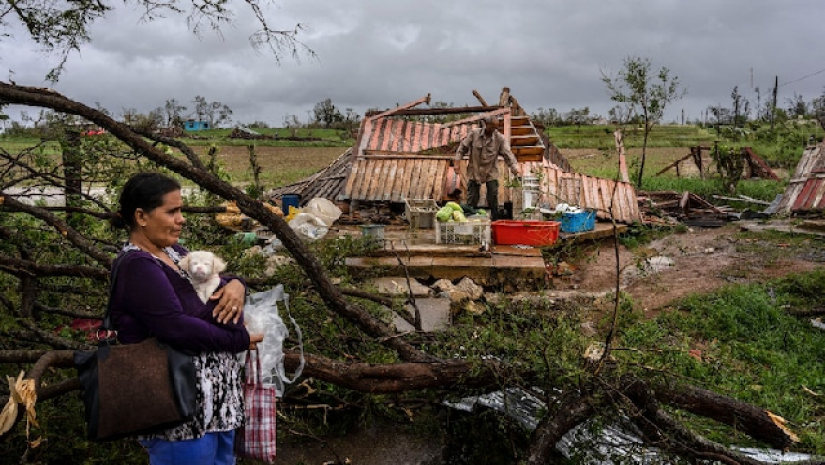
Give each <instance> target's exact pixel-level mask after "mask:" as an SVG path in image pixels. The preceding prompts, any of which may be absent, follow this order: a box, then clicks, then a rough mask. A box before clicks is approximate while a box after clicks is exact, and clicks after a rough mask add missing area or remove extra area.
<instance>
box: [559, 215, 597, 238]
mask: <svg viewBox="0 0 825 465" xmlns="http://www.w3.org/2000/svg"><path fill="white" fill-rule="evenodd" d="M595 227H596V210H585V211H583V212H578V213H569V212H567V213H562V214H561V231H562V232H564V233H578V232H584V231H592V230H593V228H595Z"/></svg>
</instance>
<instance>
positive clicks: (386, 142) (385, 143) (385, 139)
mask: <svg viewBox="0 0 825 465" xmlns="http://www.w3.org/2000/svg"><path fill="white" fill-rule="evenodd" d="M393 123H394V121H393V120H391V119H388V118H384V120H383V124H382V125H381V145H380V146H379V147H380V148H381V149H382V150H393V135H392V132H393V130H394V129H395V125H394V124H393Z"/></svg>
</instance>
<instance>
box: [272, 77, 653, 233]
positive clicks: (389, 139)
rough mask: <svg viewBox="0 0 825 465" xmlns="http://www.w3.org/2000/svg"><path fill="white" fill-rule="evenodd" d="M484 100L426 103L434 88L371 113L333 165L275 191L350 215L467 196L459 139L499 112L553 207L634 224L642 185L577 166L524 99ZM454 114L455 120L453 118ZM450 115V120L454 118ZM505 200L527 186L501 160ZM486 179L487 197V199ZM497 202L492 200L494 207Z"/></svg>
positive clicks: (516, 200)
mask: <svg viewBox="0 0 825 465" xmlns="http://www.w3.org/2000/svg"><path fill="white" fill-rule="evenodd" d="M474 94H475V95H476V97H477V98H478V99H479V101H480V103H481V105H480V106H472V107H470V106H465V107H448V108H430V107H425V108H421V106H422V105H425V104H429V102H430V96H429V95H428V96H426V97H424V98H422V99H420V100H417V101H414V102H410V103H408V104H405V105H401V106H399V107H397V108H394V109H391V110H387V111H383V112H376V113H368V114H367V115H365V117H364V119H363V120H362V122H361V126H360V128H359V130H358V135H357V138H356V141H355V144H354V145H353V147H352V148H351V149H348V150H347V151H346V152H344V153H343V154H342V155H341V156H340V157H339V158H338V159H337V160H336V161H335V162H333V163H332V164H331V165H330V166H329V167H327V168H326V169H324V170H321V171H320V172H318V173H316V174H314V175H312V176H310V177H308V178H306V179H304V180H302V181H300V182H298V183H295V184H292V185H289V186H285V187H281V188H279V189H276V190H274V191H272V192H271V197H272V199H273V200H274V199H280V198H281V197H282V196H284V195H286V194H298V195H300V196H301V199H302V205H303V204H305V203H306V202H307V201H309V200H310V199H312V198H316V197H322V198H326V199H329V200H331V201H333V202H335V203H337V204H338V205H340V206H342V207H343V208H342V210H344V211H345V212H347V211H348V212H349V214H350V215H353V216H355V217H357V216H358V212H359V210H362V209H365V208H370V207H372V206H374V205H376V204H381V205H390V206H391V205H393V204H395V205H401V206H402V210H403V205H404V202H405V201H406V200H410V199H432V200H434V201H436V202H439V203H441V202H443V201H447V200H463V199H462V198H459V197H458V196H459V195H460V194H461V193H463V192H466V179H463V178H462V176H461V173H462V172H465V170H466V163H467V161H466V160H463V161H461V162H460V163H457V164H456V166H455V167H451V166H450V161H451V160H452V159H453V156H454V155H455V151H456V148H457V146H458V144H459V142H460V141H461V140H462V138H463V137H465V136H466V135H467V134H468V133H469V132H470V131H471V130H472V129H473V128H474V127H477V126H478V123H479V121H480V120H482V119H484V118H485V117H486V116H496V117H498V118H500V120H501V121H503V125H502V126H501V131H502V133H503V134H504V136H505V137H506V138H507V139H508V140H509V141H510V146H511V149H512V152H513V154H514V155H515V156H516V159H517V161H518V162H519V164H520V165H521V168H522V173H524V174H525V175H526V174H532V175H533V176H535V177H536V178H537V179H538V180H539V190H540V193H539V202H540V204H541V205H544V206H547V207H549V208H555V206H556V205H557V204H559V203H566V204H570V205H577V206H580V207H582V208H585V209H592V210H595V211H596V212H597V217H598V218H601V219H609V218H610V217H611V216H612V217H614V218H615V219H616V221H618V222H620V223H625V224H629V223H632V222H634V221H638V220H639V219H640V213H639V208H638V203H637V199H636V191H635V188H634V187H633V185H632V184H630V183H626V182H616V181H613V180H610V179H605V178H597V177H593V176H586V175H582V174H578V173H574V172H572V170H571V168H570V165H569V163H568V162H567V160H566V159H565V158H564V157H563V156H562V155H561V154H560V153H559V151H558V149H556V148H555V147H554V146H553V145H552V143H551V142H550V140H549V138H548V137H547V136H546V134H544V131H543V128H541V127H537V126H536V124H534V122H533V121H532V120H531V118H530V117H529V116H527V115H526V114H525V113H524V111H523V110H522V109H521V107H520V106H519V105H518V102H517V101H516V100H515V99H514V98H513V97H512V96H510V95H509V90H508V89H507V88H505V89H504V91H503V92H502V95H501V98H500V100H499V105H488V104H487V103H486V102H485V101H484V100H483V99H482V98H481V97H480V96H479V95H478V93H477V92H475V91H474ZM450 119H454V120H450ZM448 120H449V121H448ZM499 163H500V164H501V169H499V173H500V178H499V186H500V187H499V189H500V191H499V201H500V202H501V203H502V204H506V203H510V202H511V203H512V205H514V209H515V210H516V211H520V205H521V190H520V189H513V188H512V187H513V186H514V181H515V180H513V179H511V174H510V173H509V170H508V169H506V167H505V166H504V161H503V160H500V161H499ZM483 189H484V187H483V186H482V193H481V199H482V201H483V199H485V195H484V192H483ZM488 208H489V207H488Z"/></svg>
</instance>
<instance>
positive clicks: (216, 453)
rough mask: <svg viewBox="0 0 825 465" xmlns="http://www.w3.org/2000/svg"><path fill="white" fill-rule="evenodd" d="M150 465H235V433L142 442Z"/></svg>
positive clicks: (227, 432)
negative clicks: (183, 439)
mask: <svg viewBox="0 0 825 465" xmlns="http://www.w3.org/2000/svg"><path fill="white" fill-rule="evenodd" d="M140 444H141V445H142V446H143V447H144V448H145V449H146V452H148V453H149V465H212V464H214V465H235V453H234V451H233V446H234V444H235V431H234V430H233V431H224V432H219V433H206V434H205V435H204V436H203V437H201V438H198V439H189V440H186V441H164V440H162V439H151V440H148V441H140Z"/></svg>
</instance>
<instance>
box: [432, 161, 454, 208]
mask: <svg viewBox="0 0 825 465" xmlns="http://www.w3.org/2000/svg"><path fill="white" fill-rule="evenodd" d="M434 163H436V164H437V166H438V171H436V175H435V179H434V184H433V194H432V197H431V198H432V199H433V200H435V201H436V202H438V201H439V200H441V198H442V197H444V183H445V180H446V178H447V170H448V168H449V167H450V164H449V163H448V162H446V161H437V162H434Z"/></svg>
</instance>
